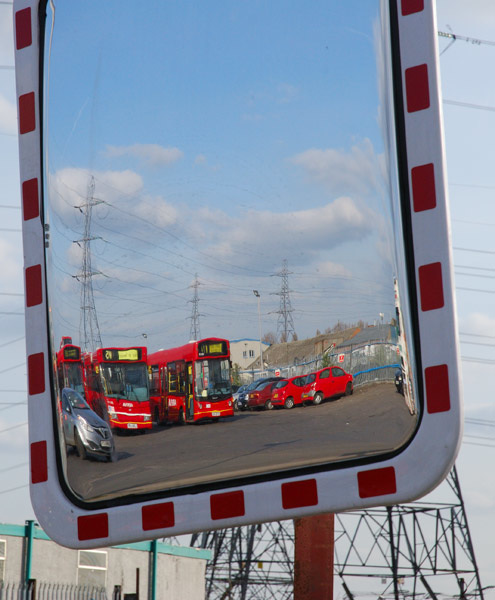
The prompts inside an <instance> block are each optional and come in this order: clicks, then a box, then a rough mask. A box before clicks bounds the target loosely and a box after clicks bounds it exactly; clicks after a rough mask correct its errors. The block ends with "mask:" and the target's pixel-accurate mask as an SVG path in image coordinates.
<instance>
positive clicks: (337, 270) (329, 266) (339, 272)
mask: <svg viewBox="0 0 495 600" xmlns="http://www.w3.org/2000/svg"><path fill="white" fill-rule="evenodd" d="M316 271H317V273H318V277H319V278H321V277H345V278H347V277H349V278H350V277H352V273H351V272H350V271H349V270H348V269H346V268H345V267H344V266H343V265H340V264H338V263H334V262H332V261H329V260H327V261H325V262H320V263H318V264H317V265H316Z"/></svg>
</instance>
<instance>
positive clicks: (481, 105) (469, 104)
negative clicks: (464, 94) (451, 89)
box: [443, 99, 495, 112]
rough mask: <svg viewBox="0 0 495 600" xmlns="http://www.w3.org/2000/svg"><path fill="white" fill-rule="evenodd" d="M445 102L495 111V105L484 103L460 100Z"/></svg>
mask: <svg viewBox="0 0 495 600" xmlns="http://www.w3.org/2000/svg"><path fill="white" fill-rule="evenodd" d="M443 103H444V104H452V105H453V106H462V107H463V108H476V109H477V110H489V111H490V112H495V106H486V105H483V104H474V103H472V102H460V101H459V100H446V99H444V101H443Z"/></svg>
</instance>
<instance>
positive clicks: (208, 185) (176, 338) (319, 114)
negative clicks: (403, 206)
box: [47, 2, 395, 348]
mask: <svg viewBox="0 0 495 600" xmlns="http://www.w3.org/2000/svg"><path fill="white" fill-rule="evenodd" d="M96 6H98V7H99V8H98V11H99V12H98V18H96V19H91V20H88V17H87V14H86V7H85V9H84V11H83V13H84V14H81V15H77V14H76V15H73V14H72V13H71V14H70V15H66V14H65V13H64V9H63V7H62V8H60V7H59V8H57V12H56V16H55V31H54V35H53V42H52V46H51V60H50V75H51V81H53V84H50V86H49V104H50V106H52V107H53V108H52V110H51V112H50V115H49V126H50V129H51V131H52V134H51V137H50V143H49V148H50V151H49V156H50V165H49V170H50V173H51V175H52V176H53V178H54V186H53V190H54V191H53V192H52V194H51V196H52V198H53V203H52V207H53V209H52V211H51V213H50V216H49V220H50V224H51V227H52V248H53V262H54V265H55V273H56V276H57V277H58V278H59V285H60V286H61V287H63V289H64V290H65V289H67V290H69V289H70V290H72V294H73V299H74V300H73V301H72V302H68V301H67V300H66V299H65V297H64V300H63V302H61V303H62V304H63V306H60V307H54V314H55V315H58V316H59V318H60V322H61V324H62V325H61V328H60V329H56V332H55V339H58V337H60V335H61V334H62V333H67V331H62V329H63V327H65V326H66V325H65V324H66V323H67V322H69V321H72V322H74V323H76V324H77V325H78V318H77V310H78V302H77V293H78V283H77V281H75V280H72V281H70V274H74V272H77V270H78V263H79V262H80V250H79V248H78V247H77V246H74V245H73V244H72V241H73V240H74V239H80V238H81V237H82V236H81V235H79V237H78V233H79V234H80V232H81V230H82V217H81V214H80V213H79V212H78V211H75V210H74V206H77V205H80V204H81V203H82V202H83V201H84V196H85V195H86V189H87V172H88V170H92V172H93V174H94V175H95V197H97V198H98V199H102V200H104V201H105V204H101V205H99V206H97V207H95V209H94V211H93V235H95V236H98V237H100V238H101V239H100V240H97V241H95V242H94V243H93V246H94V256H93V267H94V268H96V269H98V270H99V271H101V272H102V273H103V274H104V275H102V276H101V277H100V278H99V279H98V280H97V278H95V280H94V281H95V302H96V304H97V309H98V310H99V311H100V313H101V316H102V319H104V314H105V313H106V314H110V313H111V312H112V311H115V310H116V309H115V308H114V307H115V306H116V305H117V304H118V305H119V309H118V312H117V313H116V314H115V316H116V318H113V319H112V318H109V319H108V320H107V321H104V320H101V322H102V338H103V343H104V344H112V343H113V344H117V343H118V344H124V343H125V341H126V340H129V339H132V338H134V339H135V340H137V339H138V338H139V336H140V335H141V333H142V332H143V331H145V332H146V333H147V334H148V341H149V345H150V347H152V348H158V347H163V346H166V345H174V344H180V343H183V342H184V341H187V336H188V333H189V324H188V316H189V314H190V302H189V301H190V299H191V297H192V294H191V290H190V289H189V286H190V285H191V283H192V279H193V278H194V276H195V274H196V273H198V277H199V281H200V284H201V288H200V297H201V299H202V303H201V305H200V312H201V313H202V314H203V316H202V323H201V329H202V334H203V335H218V336H222V337H228V338H232V337H239V336H243V335H245V334H246V331H244V330H243V328H245V323H246V317H247V322H252V324H256V316H257V315H256V311H255V310H251V309H252V308H255V303H254V302H253V299H252V298H251V294H252V289H253V288H256V289H259V290H260V292H261V294H262V298H263V301H262V302H263V321H264V323H263V331H273V330H275V331H276V327H277V315H276V311H277V309H278V305H277V303H278V297H277V296H276V295H275V294H276V292H277V291H278V290H279V289H280V280H279V279H277V278H276V277H274V276H273V275H274V274H275V273H277V272H279V271H280V269H281V266H282V261H283V259H285V258H287V259H288V260H289V270H290V271H291V289H292V290H293V292H294V295H293V298H292V300H293V306H294V309H295V313H294V322H295V328H296V331H297V333H298V335H299V337H308V336H311V335H314V333H315V331H316V330H317V329H320V330H321V331H323V330H324V329H325V328H326V327H328V326H331V325H332V324H333V323H335V322H336V321H337V320H338V319H341V320H344V321H346V322H357V321H358V320H359V319H363V320H365V321H367V322H374V320H376V319H377V318H378V316H379V314H380V313H384V314H385V315H386V318H387V319H390V318H391V317H392V313H393V277H394V275H395V272H394V267H393V257H391V256H390V237H391V233H390V229H391V226H390V218H389V215H388V199H387V198H386V197H385V195H384V192H383V180H382V173H381V169H382V168H383V151H384V143H383V141H382V133H381V130H380V126H379V122H378V103H379V100H378V89H377V83H376V68H377V67H376V58H375V55H374V39H373V25H374V23H375V21H376V17H377V4H376V3H367V4H366V10H367V12H366V11H363V5H362V3H356V4H355V5H354V9H355V10H354V12H355V13H356V18H353V20H352V27H349V25H345V26H344V25H343V23H345V17H346V14H345V11H343V10H342V7H339V8H337V9H335V8H334V7H333V5H331V6H330V5H328V3H325V2H316V3H314V4H312V5H311V10H308V8H307V6H305V5H304V4H303V3H301V2H297V3H292V4H291V6H290V7H285V8H284V10H282V6H281V5H280V6H279V5H278V3H273V4H272V3H270V5H267V4H266V3H250V4H247V3H241V4H236V5H231V3H218V4H217V5H216V6H215V8H212V7H210V6H207V5H205V6H204V7H202V9H200V10H194V11H193V10H192V5H191V6H187V5H186V8H185V9H184V8H182V10H183V12H181V11H177V7H175V6H173V5H170V4H168V5H164V4H163V3H156V6H154V7H153V8H152V10H151V11H148V12H147V13H141V14H139V15H138V16H136V15H135V14H134V13H130V15H129V18H126V17H125V13H124V11H118V10H115V11H109V9H108V5H107V4H105V6H104V7H103V6H102V5H101V4H97V5H96ZM119 6H120V4H119ZM347 8H349V7H347ZM351 8H352V7H351ZM261 9H262V10H261ZM107 11H108V12H107ZM150 14H153V19H152V21H153V22H152V23H151V25H150V18H149V16H150ZM260 14H261V15H262V16H260ZM108 15H111V17H110V18H108ZM69 17H70V21H69ZM73 22H77V23H78V27H77V29H76V30H74V26H73V25H72V23H73ZM157 22H161V23H163V25H162V26H161V27H159V26H157ZM86 26H89V28H90V34H89V40H90V42H89V44H88V41H87V39H86V37H84V36H83V33H82V32H83V31H84V30H85V27H86ZM150 26H151V30H150ZM59 32H60V33H59ZM153 34H155V37H154V38H153V37H152V36H153ZM151 39H153V42H151V41H150V40H151ZM129 40H132V41H131V45H130V50H129V49H128V42H129ZM122 44H124V46H122ZM47 47H48V44H47ZM123 55H125V59H124V60H123V58H122V57H123ZM364 99H365V101H364ZM136 215H137V217H138V220H136ZM62 222H63V223H64V224H63V227H64V228H65V229H64V230H63V228H62ZM117 230H119V231H121V232H122V231H123V232H124V234H125V235H122V233H116V231H117ZM64 231H65V233H64ZM126 236H127V239H126ZM131 247H132V250H131ZM126 248H129V252H126V251H125V249H126ZM124 262H125V265H126V266H127V267H129V266H132V267H134V269H135V270H134V271H133V272H132V273H130V272H129V271H128V270H127V271H126V273H125V275H123V273H124V270H125V267H124V266H123V263H124ZM153 274H155V275H153ZM129 276H131V281H129ZM62 278H63V279H64V280H63V281H62ZM123 280H127V281H128V285H127V287H125V286H124V285H123V284H122V281H123ZM143 286H146V287H143ZM139 287H140V288H141V290H142V293H141V291H140V289H137V288H139ZM227 290H228V291H227ZM131 298H132V300H131ZM343 298H347V299H349V298H350V299H351V300H350V301H349V300H347V302H346V306H345V309H344V308H343V305H342V299H343ZM57 299H60V300H62V297H61V296H59V295H58V294H57V295H54V302H56V301H57ZM117 300H118V301H119V302H117ZM150 301H153V302H155V304H154V306H155V309H154V311H153V314H152V315H150V314H149V313H150V306H151V305H150V304H149V302H150ZM147 303H148V304H147ZM159 304H161V307H162V310H161V311H159V312H158V314H157V310H156V307H157V306H159ZM72 308H73V309H74V311H75V312H76V315H75V316H74V315H71V314H70V313H71V309H72ZM151 310H153V308H152V307H151ZM130 312H132V314H133V327H132V328H131V329H130V327H129V323H128V320H127V319H126V320H125V324H124V326H123V327H122V323H123V321H124V316H125V315H127V314H129V313H130ZM239 314H241V315H242V316H243V320H242V321H240V320H239V319H238V318H237V316H238V315H239ZM139 315H141V318H139ZM72 335H73V336H74V337H76V335H75V333H74V332H72ZM119 336H120V337H119ZM164 336H166V338H167V340H168V341H164ZM128 343H133V342H128ZM134 343H137V342H134Z"/></svg>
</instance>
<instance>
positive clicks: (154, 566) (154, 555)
mask: <svg viewBox="0 0 495 600" xmlns="http://www.w3.org/2000/svg"><path fill="white" fill-rule="evenodd" d="M157 559H158V541H157V540H153V541H152V542H151V594H150V600H156V576H157V573H156V571H157V562H158V561H157Z"/></svg>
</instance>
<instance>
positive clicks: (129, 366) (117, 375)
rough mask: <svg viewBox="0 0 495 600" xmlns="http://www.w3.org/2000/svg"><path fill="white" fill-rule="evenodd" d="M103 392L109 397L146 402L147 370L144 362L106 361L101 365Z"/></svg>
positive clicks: (147, 395) (147, 394)
mask: <svg viewBox="0 0 495 600" xmlns="http://www.w3.org/2000/svg"><path fill="white" fill-rule="evenodd" d="M101 377H102V380H103V386H104V389H105V394H106V395H107V396H108V397H109V398H116V399H118V400H131V401H133V402H147V401H148V400H149V392H148V371H147V368H146V365H145V364H144V363H107V364H104V365H101Z"/></svg>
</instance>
